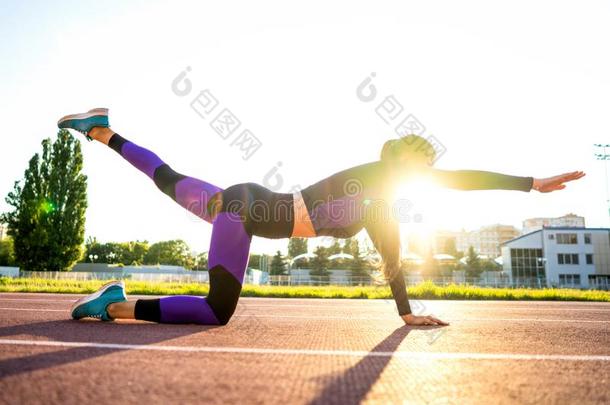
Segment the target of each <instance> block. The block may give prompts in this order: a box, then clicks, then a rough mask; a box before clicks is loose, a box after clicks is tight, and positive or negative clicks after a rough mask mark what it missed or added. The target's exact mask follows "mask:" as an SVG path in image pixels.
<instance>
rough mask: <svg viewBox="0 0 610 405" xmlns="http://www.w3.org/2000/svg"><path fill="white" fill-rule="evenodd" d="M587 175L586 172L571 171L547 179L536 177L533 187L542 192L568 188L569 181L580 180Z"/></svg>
mask: <svg viewBox="0 0 610 405" xmlns="http://www.w3.org/2000/svg"><path fill="white" fill-rule="evenodd" d="M584 175H585V172H580V171H578V172H570V173H564V174H560V175H559V176H553V177H547V178H545V179H534V184H533V185H532V189H534V190H536V191H540V192H541V193H550V192H551V191H555V190H563V189H564V188H566V185H565V184H563V183H566V182H568V181H574V180H578V179H580V178H581V177H583V176H584Z"/></svg>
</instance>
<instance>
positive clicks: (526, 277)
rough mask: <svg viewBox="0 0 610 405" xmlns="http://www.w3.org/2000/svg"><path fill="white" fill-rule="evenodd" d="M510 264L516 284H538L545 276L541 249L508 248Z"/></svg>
mask: <svg viewBox="0 0 610 405" xmlns="http://www.w3.org/2000/svg"><path fill="white" fill-rule="evenodd" d="M510 264H511V271H512V274H513V278H514V280H515V281H516V282H517V283H518V284H523V285H529V284H532V285H538V284H539V282H538V280H544V278H545V271H544V258H543V256H542V249H521V248H519V249H510Z"/></svg>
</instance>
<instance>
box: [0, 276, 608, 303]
mask: <svg viewBox="0 0 610 405" xmlns="http://www.w3.org/2000/svg"><path fill="white" fill-rule="evenodd" d="M104 283H105V281H73V280H47V279H35V278H8V277H0V292H36V293H73V294H86V293H91V292H93V291H95V290H97V289H98V288H99V287H100V286H101V285H103V284H104ZM125 285H126V287H127V293H128V294H139V295H206V294H207V293H208V285H207V284H199V283H157V282H143V281H129V280H126V281H125ZM408 292H409V297H410V298H411V299H449V300H452V299H453V300H549V301H605V302H610V292H608V291H596V290H574V289H546V288H545V289H527V288H514V289H513V288H486V287H475V286H464V285H448V286H436V285H434V284H432V283H430V282H424V283H421V284H418V285H416V286H412V287H409V288H408ZM241 295H242V296H244V297H279V298H368V299H388V298H392V293H391V292H390V289H389V288H388V287H386V286H381V287H375V286H364V287H343V286H321V287H316V286H290V287H289V286H259V285H245V286H244V287H243V290H242V293H241Z"/></svg>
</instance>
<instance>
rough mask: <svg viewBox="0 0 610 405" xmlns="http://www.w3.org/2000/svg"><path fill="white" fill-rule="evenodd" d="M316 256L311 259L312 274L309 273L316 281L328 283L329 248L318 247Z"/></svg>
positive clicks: (315, 252)
mask: <svg viewBox="0 0 610 405" xmlns="http://www.w3.org/2000/svg"><path fill="white" fill-rule="evenodd" d="M314 254H315V255H316V256H315V257H314V258H312V259H311V261H310V263H311V272H310V273H309V274H310V275H311V276H314V277H315V278H316V280H319V281H320V282H324V281H326V282H328V279H329V275H330V274H329V272H328V256H330V255H329V252H328V248H325V247H324V246H318V247H317V248H316V250H315V251H314Z"/></svg>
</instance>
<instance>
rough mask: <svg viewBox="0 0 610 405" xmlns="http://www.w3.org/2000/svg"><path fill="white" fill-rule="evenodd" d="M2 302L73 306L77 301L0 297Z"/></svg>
mask: <svg viewBox="0 0 610 405" xmlns="http://www.w3.org/2000/svg"><path fill="white" fill-rule="evenodd" d="M0 301H6V302H11V301H16V302H23V301H25V302H65V303H66V304H73V303H75V302H76V301H77V300H75V299H69V300H41V299H35V298H33V299H30V298H2V297H0Z"/></svg>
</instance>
